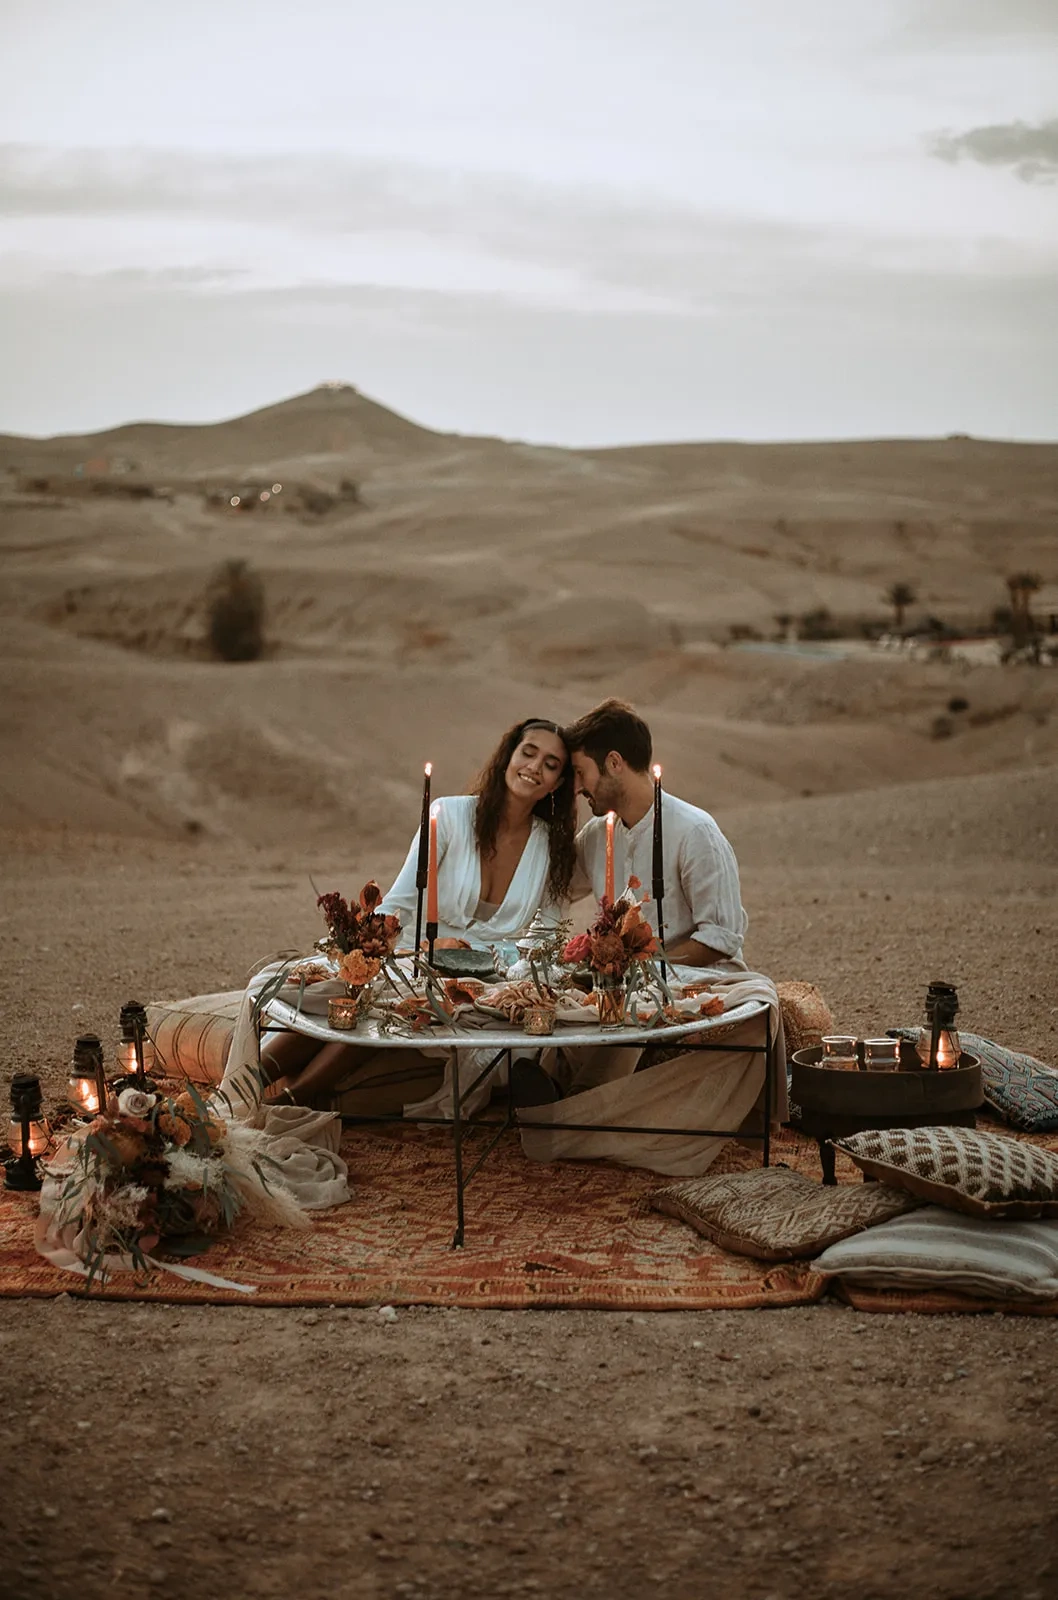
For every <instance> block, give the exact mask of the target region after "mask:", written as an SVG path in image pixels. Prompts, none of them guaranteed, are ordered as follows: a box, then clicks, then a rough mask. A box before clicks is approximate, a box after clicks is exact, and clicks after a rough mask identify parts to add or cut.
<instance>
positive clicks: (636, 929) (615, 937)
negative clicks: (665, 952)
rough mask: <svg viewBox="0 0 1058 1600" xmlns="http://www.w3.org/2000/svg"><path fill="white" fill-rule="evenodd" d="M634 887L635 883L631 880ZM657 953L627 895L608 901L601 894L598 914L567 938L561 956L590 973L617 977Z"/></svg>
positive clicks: (650, 931)
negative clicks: (589, 925) (584, 930)
mask: <svg viewBox="0 0 1058 1600" xmlns="http://www.w3.org/2000/svg"><path fill="white" fill-rule="evenodd" d="M632 887H633V888H635V887H636V884H635V883H633V884H632ZM658 954H659V947H658V941H657V936H656V935H655V933H654V930H653V928H652V927H651V926H650V924H649V923H647V922H644V921H643V909H642V907H641V906H640V905H639V904H638V902H637V901H635V900H634V899H632V897H631V896H630V895H629V896H627V897H625V898H623V899H621V900H614V901H612V902H611V901H610V900H607V899H606V897H605V896H603V898H602V900H601V901H600V902H599V915H598V917H596V919H595V921H594V922H593V923H592V925H591V927H590V928H589V929H588V931H587V933H578V934H577V935H576V936H575V937H574V938H572V939H570V940H568V942H567V943H566V945H565V948H564V949H563V951H562V960H563V961H564V962H565V963H566V964H567V965H568V966H573V967H577V968H579V969H580V970H581V971H587V972H590V973H591V974H592V976H593V977H595V976H597V977H600V978H612V979H620V978H624V977H625V976H626V974H627V973H628V971H629V969H630V968H631V967H632V966H633V965H634V964H636V963H641V962H643V961H647V960H649V959H651V958H652V957H653V956H656V955H658Z"/></svg>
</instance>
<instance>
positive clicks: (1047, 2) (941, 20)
mask: <svg viewBox="0 0 1058 1600" xmlns="http://www.w3.org/2000/svg"><path fill="white" fill-rule="evenodd" d="M901 31H902V35H903V37H904V38H905V39H908V40H911V41H916V40H918V41H921V42H924V43H927V42H930V41H932V42H933V43H935V44H937V45H938V46H940V47H942V48H950V46H951V44H952V43H953V41H956V40H959V39H963V40H965V41H968V42H969V41H972V40H986V39H997V38H998V39H1004V38H1005V39H1026V38H1033V39H1039V38H1040V37H1041V36H1042V37H1044V38H1047V37H1048V36H1049V37H1052V38H1055V39H1058V9H1056V7H1055V4H1054V0H929V4H928V5H923V4H922V0H908V4H907V15H906V17H905V20H904V26H903V29H902V30H901Z"/></svg>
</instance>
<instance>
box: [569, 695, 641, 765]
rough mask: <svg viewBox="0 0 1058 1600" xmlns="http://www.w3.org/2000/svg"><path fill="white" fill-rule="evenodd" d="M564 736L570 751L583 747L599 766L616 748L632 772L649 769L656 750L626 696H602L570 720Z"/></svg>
mask: <svg viewBox="0 0 1058 1600" xmlns="http://www.w3.org/2000/svg"><path fill="white" fill-rule="evenodd" d="M562 737H563V739H565V741H566V748H567V750H568V751H569V753H570V755H575V754H576V753H577V751H578V750H583V752H584V754H585V755H586V756H590V757H591V759H592V760H593V761H594V762H595V765H596V766H597V767H598V768H599V769H600V770H601V769H602V767H603V765H604V764H605V761H606V757H607V756H608V755H609V754H610V751H611V750H616V751H617V754H618V755H619V756H621V757H623V759H624V760H625V761H626V762H627V763H628V765H629V766H630V767H631V768H632V771H633V772H646V770H647V768H648V767H649V766H650V758H651V756H652V755H653V753H654V746H653V743H652V741H651V738H650V729H649V728H648V727H647V725H646V723H645V722H644V721H643V718H642V717H640V716H638V715H637V714H636V712H634V711H633V710H632V707H631V706H630V705H626V704H625V702H624V701H623V700H603V701H602V703H601V704H600V705H597V706H595V707H594V708H593V709H592V710H591V711H586V712H585V713H584V715H583V716H582V717H578V718H577V720H576V722H571V723H570V725H569V727H568V728H565V729H564V730H563V733H562Z"/></svg>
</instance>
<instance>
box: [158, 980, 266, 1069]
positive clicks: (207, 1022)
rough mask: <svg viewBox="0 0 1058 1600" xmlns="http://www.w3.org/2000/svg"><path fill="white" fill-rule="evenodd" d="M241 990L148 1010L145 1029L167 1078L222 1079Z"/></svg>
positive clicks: (161, 1003)
mask: <svg viewBox="0 0 1058 1600" xmlns="http://www.w3.org/2000/svg"><path fill="white" fill-rule="evenodd" d="M242 997H243V991H242V990H241V989H231V990H228V991H226V992H225V993H223V994H199V995H193V996H192V997H191V998H190V999H188V1000H156V1001H154V1002H153V1003H152V1004H151V1005H149V1006H148V1007H147V1028H148V1031H149V1032H150V1036H151V1038H152V1039H153V1040H154V1044H155V1049H156V1050H157V1053H158V1068H159V1071H161V1072H164V1073H165V1074H166V1075H167V1076H168V1077H173V1078H190V1079H191V1081H192V1082H193V1083H207V1084H212V1083H219V1082H220V1080H221V1078H222V1077H223V1076H224V1065H225V1062H226V1061H227V1059H228V1050H229V1048H230V1047H231V1041H232V1035H233V1034H234V1032H235V1020H236V1018H237V1017H238V1015H239V1007H240V1006H241V1004H242Z"/></svg>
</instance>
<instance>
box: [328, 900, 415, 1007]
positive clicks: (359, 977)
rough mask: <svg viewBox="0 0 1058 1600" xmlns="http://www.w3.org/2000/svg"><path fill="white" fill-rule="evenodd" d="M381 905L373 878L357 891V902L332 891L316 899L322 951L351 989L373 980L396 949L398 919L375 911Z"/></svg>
mask: <svg viewBox="0 0 1058 1600" xmlns="http://www.w3.org/2000/svg"><path fill="white" fill-rule="evenodd" d="M381 903H382V891H381V889H380V888H379V886H378V884H377V883H376V882H375V881H374V879H372V880H371V882H370V883H365V885H364V887H363V888H362V889H361V891H360V899H359V902H356V901H353V902H352V903H351V904H350V903H347V902H346V901H345V900H344V899H343V897H342V896H341V895H340V894H338V893H336V892H334V893H331V894H321V895H319V896H317V899H316V904H317V905H318V906H319V908H320V910H321V911H322V912H323V917H324V921H325V922H326V924H327V934H328V939H327V941H326V942H325V948H326V950H327V953H328V955H330V956H331V957H332V958H333V959H334V960H335V961H336V962H337V964H338V976H339V978H341V980H342V982H343V983H347V984H348V985H349V987H350V988H351V989H357V988H361V987H363V985H365V984H368V983H370V982H371V981H372V980H373V979H374V978H377V977H378V975H379V973H380V972H381V971H382V968H383V966H384V964H385V963H386V962H387V961H388V960H389V958H390V956H391V955H392V954H393V952H394V950H395V949H396V946H397V940H398V938H399V937H400V919H399V918H398V917H390V916H386V915H385V914H384V913H383V912H381V911H379V910H378V907H379V906H380V905H381Z"/></svg>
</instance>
